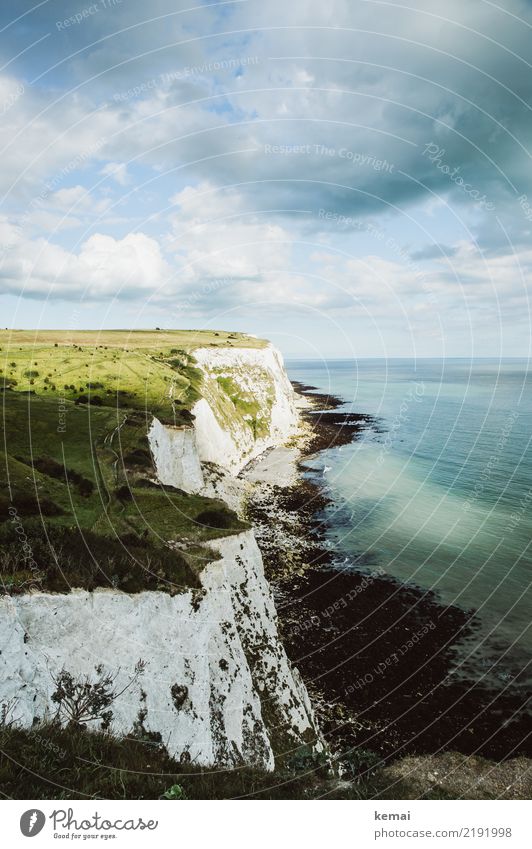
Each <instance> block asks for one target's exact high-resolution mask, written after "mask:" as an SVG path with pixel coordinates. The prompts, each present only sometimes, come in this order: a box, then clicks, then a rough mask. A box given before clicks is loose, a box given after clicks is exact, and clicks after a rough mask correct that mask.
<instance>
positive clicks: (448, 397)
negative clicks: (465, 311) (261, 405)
mask: <svg viewBox="0 0 532 849" xmlns="http://www.w3.org/2000/svg"><path fill="white" fill-rule="evenodd" d="M286 367H287V371H288V374H289V376H290V378H291V379H292V380H297V381H300V382H301V383H304V384H307V385H311V386H314V387H316V389H317V390H319V392H321V393H323V392H327V393H330V394H332V395H335V396H337V397H339V398H341V400H342V401H343V406H342V407H341V408H339V411H341V412H346V413H357V414H363V415H366V416H367V417H368V419H367V423H366V424H365V425H364V427H363V428H362V430H361V432H360V434H359V436H358V438H357V439H355V441H354V442H353V443H352V444H350V445H345V446H341V447H339V448H338V447H334V448H330V449H327V450H325V451H323V452H320V454H318V455H316V456H315V457H313V458H311V459H309V460H308V461H307V468H308V469H309V473H311V474H312V475H313V476H314V477H315V478H316V479H320V480H321V481H322V484H323V487H324V488H325V490H326V491H327V494H328V496H329V498H330V499H331V502H330V506H329V508H328V510H327V516H326V520H327V521H326V541H327V545H328V546H329V547H330V548H331V549H332V550H333V551H334V554H335V558H336V562H337V563H338V564H339V565H341V567H342V568H344V569H345V568H347V569H353V570H359V571H363V572H367V571H371V572H375V571H376V570H377V571H380V572H381V573H385V574H386V575H389V576H392V577H393V578H395V579H396V580H397V581H398V582H400V583H403V584H409V585H411V586H414V587H416V588H419V589H421V590H425V591H426V590H430V591H432V592H434V593H435V594H436V597H437V599H438V601H439V603H441V605H442V606H443V607H444V608H445V607H449V606H456V607H459V608H462V609H463V610H465V611H468V612H470V613H471V620H472V622H474V624H475V628H474V631H473V633H472V634H470V635H469V636H468V637H467V638H465V639H464V640H463V641H462V642H461V643H460V644H459V652H458V661H457V671H458V673H459V674H460V675H462V676H463V677H465V678H466V679H471V680H474V681H475V682H480V683H482V684H485V685H486V686H490V687H495V688H502V689H505V690H506V691H511V690H512V689H514V688H515V689H517V690H519V691H521V692H522V691H523V690H528V691H529V690H530V683H531V676H530V659H531V648H532V632H531V631H532V629H531V621H532V593H531V578H532V445H531V437H532V372H531V369H530V363H529V362H528V361H527V360H521V359H504V360H500V359H474V360H471V359H417V360H413V359H387V360H385V359H359V360H352V359H350V360H328V361H324V360H287V362H286Z"/></svg>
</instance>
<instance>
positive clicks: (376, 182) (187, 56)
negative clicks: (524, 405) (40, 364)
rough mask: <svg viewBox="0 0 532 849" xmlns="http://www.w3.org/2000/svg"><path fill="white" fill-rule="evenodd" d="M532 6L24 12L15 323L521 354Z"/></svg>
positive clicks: (2, 138) (6, 98) (348, 3)
mask: <svg viewBox="0 0 532 849" xmlns="http://www.w3.org/2000/svg"><path fill="white" fill-rule="evenodd" d="M531 117H532V3H531V2H530V0H505V2H504V7H503V5H502V0H501V2H500V4H499V3H496V2H488V0H468V2H467V3H465V2H464V0H460V2H457V0H447V2H446V3H441V2H438V3H436V2H434V0H422V2H421V0H405V2H404V3H402V2H395V0H329V1H328V2H327V3H324V2H316V0H291V2H290V3H287V2H280V0H268V2H264V0H230V2H222V3H197V2H194V0H152V2H150V3H144V2H139V0H95V2H92V3H90V2H85V0H41V2H37V3H31V2H27V0H16V2H15V0H3V2H2V4H1V10H0V145H1V151H2V152H1V156H0V193H1V197H2V201H1V204H0V310H1V316H2V318H1V319H0V324H1V325H2V326H4V327H19V328H38V327H42V328H52V327H53V328H64V329H67V330H73V329H82V328H84V327H85V328H113V327H127V328H144V327H161V328H164V329H167V328H168V329H169V328H173V327H175V328H186V327H191V328H216V329H231V330H239V331H244V332H249V333H254V334H256V335H259V336H264V337H267V338H269V339H271V340H272V341H273V342H274V343H275V344H276V345H277V346H278V347H279V348H281V350H282V351H283V352H284V353H285V355H287V356H300V357H396V356H407V357H427V356H429V357H430V356H434V357H440V356H464V357H471V356H491V357H501V356H524V357H528V356H529V353H530V341H531V331H530V328H531V322H530V303H529V291H530V282H529V281H530V272H531V270H532V245H531V231H532V168H531V154H530V145H531V143H532V133H531V130H532V120H531Z"/></svg>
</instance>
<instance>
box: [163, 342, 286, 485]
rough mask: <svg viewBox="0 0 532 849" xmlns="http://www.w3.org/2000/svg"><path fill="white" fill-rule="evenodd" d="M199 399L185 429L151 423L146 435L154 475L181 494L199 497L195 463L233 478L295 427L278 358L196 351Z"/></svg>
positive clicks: (260, 352)
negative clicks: (213, 467)
mask: <svg viewBox="0 0 532 849" xmlns="http://www.w3.org/2000/svg"><path fill="white" fill-rule="evenodd" d="M194 358H195V360H196V363H197V365H198V366H199V368H200V369H201V370H202V372H203V383H202V398H201V399H200V400H198V401H197V402H196V403H195V404H194V406H193V408H192V413H193V415H194V421H193V423H192V425H191V427H182V428H173V427H169V426H163V425H161V423H160V422H158V421H157V420H156V419H155V420H154V422H153V424H152V427H151V429H150V432H149V434H148V436H149V440H150V445H151V449H152V454H153V457H154V461H155V465H156V469H157V475H158V477H159V479H160V480H161V481H162V482H163V483H166V484H171V485H173V486H176V487H178V488H179V489H183V490H185V492H200V491H201V489H202V487H203V479H202V476H201V471H200V469H199V466H200V463H204V462H209V463H215V464H216V465H217V466H219V467H221V468H222V469H225V470H226V471H229V472H230V473H231V474H233V475H235V474H237V473H238V472H239V471H240V470H241V469H242V468H243V467H244V466H245V465H246V464H247V463H249V462H250V461H251V460H253V459H254V458H255V457H258V456H259V454H262V453H263V451H265V450H266V449H267V448H270V447H272V446H274V445H279V444H282V443H283V442H285V441H286V440H287V439H288V438H289V437H290V436H291V435H292V434H293V433H294V432H295V431H296V430H297V427H298V416H297V411H296V408H295V405H294V393H293V390H292V387H291V385H290V381H289V380H288V377H287V375H286V372H285V370H284V366H283V361H282V357H281V354H280V353H279V352H278V351H277V350H276V349H275V348H274V347H273V346H272V345H268V346H267V347H265V348H214V349H213V348H198V349H196V350H195V351H194Z"/></svg>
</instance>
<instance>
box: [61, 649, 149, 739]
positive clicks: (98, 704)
mask: <svg viewBox="0 0 532 849" xmlns="http://www.w3.org/2000/svg"><path fill="white" fill-rule="evenodd" d="M145 668H146V664H145V663H144V661H143V660H139V661H138V662H137V664H136V666H135V670H134V673H133V675H132V676H131V677H130V679H129V681H128V682H127V684H126V685H125V686H124V687H122V689H121V690H117V689H116V688H115V681H116V678H117V676H118V672H116V673H115V674H114V675H111V674H110V673H108V672H104V671H103V666H101V665H100V666H96V667H95V671H96V674H97V678H96V680H95V681H91V680H90V678H89V677H88V676H84V677H78V678H74V676H73V675H72V673H70V672H68V671H67V670H66V669H62V670H61V672H60V673H59V675H57V676H54V675H52V680H53V682H54V684H55V687H56V689H55V690H54V692H53V693H52V697H51V698H52V701H53V702H55V704H57V706H58V707H57V710H58V716H59V718H62V719H64V720H66V721H67V723H68V724H69V725H73V726H74V727H77V728H79V727H80V726H86V724H87V723H88V722H95V721H97V720H100V722H101V728H102V730H103V731H106V730H107V729H108V728H109V726H110V724H111V720H112V718H113V712H112V710H109V708H110V706H111V705H112V704H113V702H114V701H116V699H117V698H118V697H119V696H121V695H122V694H123V693H125V692H126V690H129V688H130V687H131V686H132V684H134V682H135V681H136V680H137V678H138V677H139V676H140V675H142V673H143V672H144V670H145Z"/></svg>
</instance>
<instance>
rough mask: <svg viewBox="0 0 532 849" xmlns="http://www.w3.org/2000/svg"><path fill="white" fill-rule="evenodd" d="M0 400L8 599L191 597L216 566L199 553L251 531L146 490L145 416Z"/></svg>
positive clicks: (0, 527)
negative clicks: (69, 594) (19, 595)
mask: <svg viewBox="0 0 532 849" xmlns="http://www.w3.org/2000/svg"><path fill="white" fill-rule="evenodd" d="M2 402H3V403H2V407H3V409H2V412H3V423H4V444H3V445H1V446H0V487H1V492H2V494H1V495H0V545H1V548H2V557H1V561H0V575H1V577H2V581H3V586H4V590H7V591H8V592H21V591H25V590H27V588H28V586H29V585H31V586H32V587H34V588H38V589H43V590H44V589H49V590H50V589H52V590H54V591H63V592H65V591H68V588H69V587H72V586H74V587H85V588H87V589H93V588H94V587H95V586H115V587H118V588H120V589H123V590H125V591H128V592H139V591H141V590H142V589H167V590H168V591H169V592H175V591H178V590H179V589H186V588H187V587H191V586H192V587H195V586H197V585H198V580H197V575H198V573H199V571H200V569H201V568H202V567H203V565H204V564H205V562H206V561H208V560H212V559H214V558H215V556H216V555H214V554H213V552H210V551H209V550H208V549H206V548H205V547H204V546H205V545H206V544H207V543H208V541H209V540H211V539H213V538H216V537H221V536H226V535H229V534H232V533H235V532H237V531H239V530H242V529H244V528H246V527H247V525H246V524H245V523H243V522H241V521H240V520H239V519H238V518H237V517H236V515H235V514H233V513H232V512H230V511H229V510H228V509H227V508H226V507H225V505H224V504H223V503H222V502H219V501H217V500H214V499H210V498H203V497H201V496H198V495H188V494H186V493H184V492H181V491H179V490H175V489H174V488H172V487H164V486H160V485H157V484H155V483H153V480H154V478H155V470H154V467H153V462H152V458H151V454H150V451H149V444H148V440H147V436H146V432H147V428H148V425H149V423H150V421H151V416H149V417H146V416H145V415H144V413H142V412H141V411H139V410H136V409H123V408H120V409H116V408H112V407H109V408H108V407H93V406H87V405H76V404H75V403H73V402H69V401H61V402H58V401H57V399H54V398H50V397H41V396H39V395H26V396H23V395H21V394H20V393H18V392H16V391H13V390H7V391H5V392H4V393H3V396H2ZM60 408H61V411H63V412H60ZM61 416H62V417H63V418H61ZM2 448H3V449H4V450H3V451H2V450H1V449H2ZM18 524H20V525H21V526H22V527H23V529H24V533H25V534H26V537H27V539H28V540H29V542H28V544H29V545H30V547H31V550H32V552H33V561H34V564H33V571H32V572H31V573H29V572H28V564H27V563H25V562H21V556H20V555H21V549H20V539H19V536H20V532H19V536H17V530H16V526H17V525H18ZM100 539H101V540H102V541H104V542H103V544H102V545H99V544H98V541H99V540H100ZM168 541H177V542H179V543H180V551H179V552H174V551H170V549H169V548H168V546H167V543H168ZM42 543H44V545H43V544H42ZM96 551H97V556H94V554H95V552H96ZM106 551H107V552H108V556H107V555H106ZM96 561H97V562H96Z"/></svg>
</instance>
